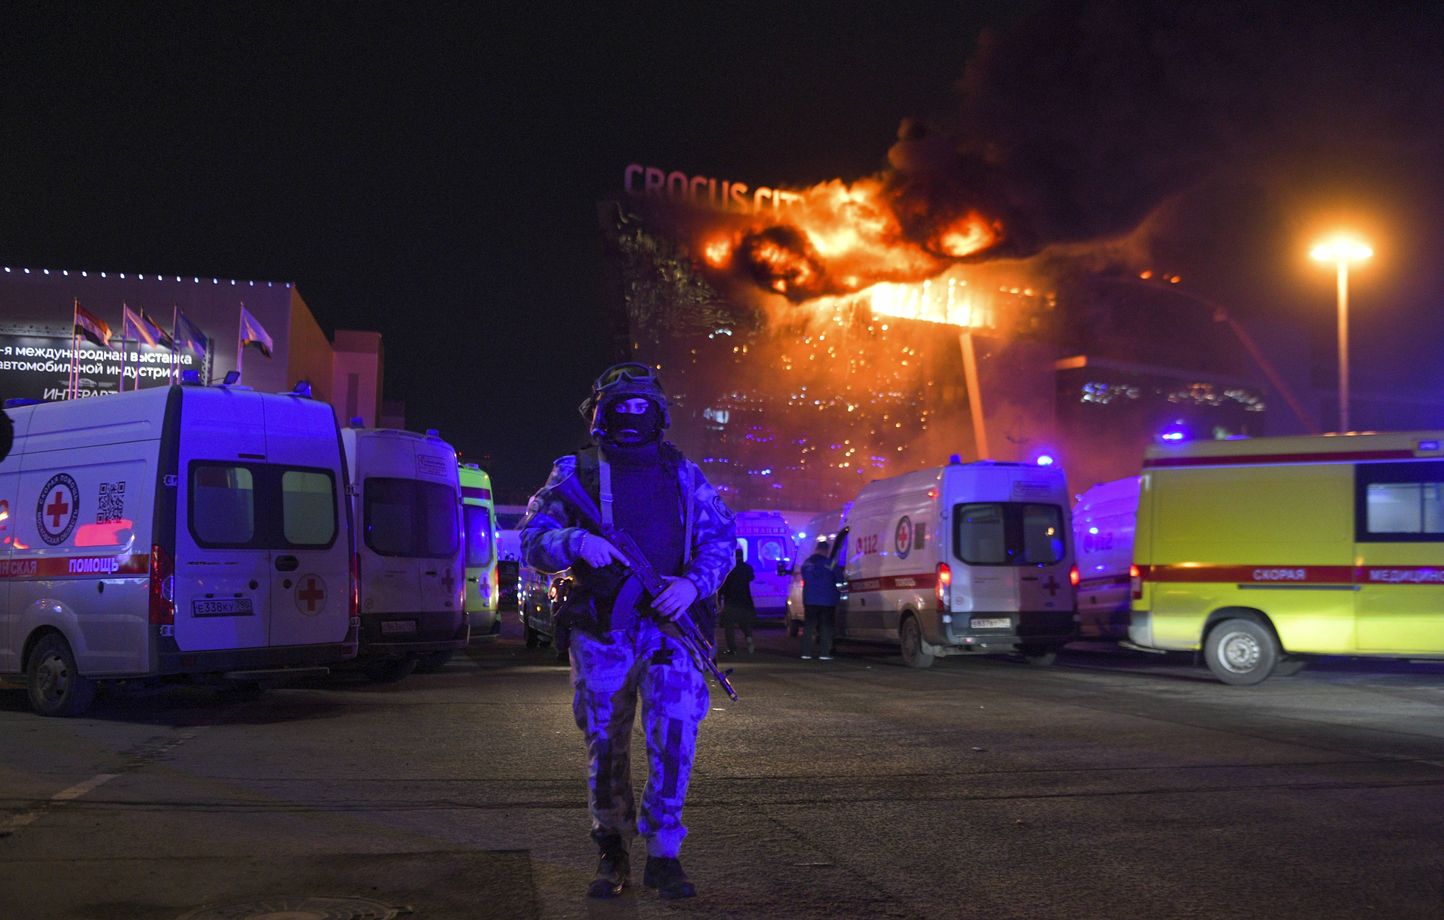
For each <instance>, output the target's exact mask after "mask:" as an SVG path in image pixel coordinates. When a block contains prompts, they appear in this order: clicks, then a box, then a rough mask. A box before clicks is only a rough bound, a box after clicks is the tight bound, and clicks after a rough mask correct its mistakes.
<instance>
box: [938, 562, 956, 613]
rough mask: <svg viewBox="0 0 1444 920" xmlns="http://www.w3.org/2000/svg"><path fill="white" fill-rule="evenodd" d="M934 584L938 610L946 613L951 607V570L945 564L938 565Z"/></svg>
mask: <svg viewBox="0 0 1444 920" xmlns="http://www.w3.org/2000/svg"><path fill="white" fill-rule="evenodd" d="M934 584H935V588H934V590H935V591H936V592H937V596H938V610H940V611H942V612H943V613H947V612H948V611H949V610H951V609H952V606H953V570H952V569H951V568H949V567H948V564H947V563H946V562H939V563H938V577H937V580H936V582H934Z"/></svg>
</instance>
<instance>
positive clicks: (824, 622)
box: [802, 537, 842, 661]
mask: <svg viewBox="0 0 1444 920" xmlns="http://www.w3.org/2000/svg"><path fill="white" fill-rule="evenodd" d="M841 581H842V571H841V569H840V568H839V567H838V566H837V565H836V564H835V563H834V562H833V559H832V557H831V556H829V555H828V552H827V537H818V538H817V548H816V549H815V550H814V551H813V553H812V555H811V556H808V557H807V559H806V560H805V561H804V562H803V563H802V609H803V621H802V657H803V658H811V657H812V654H813V651H814V650H815V651H816V652H817V657H818V658H820V659H821V660H823V661H831V660H832V627H833V619H834V617H836V616H837V603H838V601H840V600H841V599H842V593H841V592H840V591H839V590H838V585H839V583H840V582H841ZM814 638H815V639H816V641H817V645H816V647H815V649H814V646H813V640H814Z"/></svg>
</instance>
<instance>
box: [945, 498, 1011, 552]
mask: <svg viewBox="0 0 1444 920" xmlns="http://www.w3.org/2000/svg"><path fill="white" fill-rule="evenodd" d="M954 515H955V517H956V519H957V522H958V523H957V529H958V532H957V539H956V541H955V544H956V546H957V554H958V558H960V559H962V560H963V561H964V562H967V563H971V564H972V565H1006V564H1007V563H1008V541H1007V533H1006V528H1005V526H1004V521H1003V506H1002V505H998V504H991V505H959V506H958V507H957V508H956V509H955V512H954Z"/></svg>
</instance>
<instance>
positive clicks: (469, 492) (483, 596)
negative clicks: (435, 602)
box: [457, 463, 501, 639]
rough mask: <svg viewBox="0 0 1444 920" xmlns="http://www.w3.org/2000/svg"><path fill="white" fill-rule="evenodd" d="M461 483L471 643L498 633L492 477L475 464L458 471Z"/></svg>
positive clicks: (499, 620)
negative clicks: (473, 640) (472, 640)
mask: <svg viewBox="0 0 1444 920" xmlns="http://www.w3.org/2000/svg"><path fill="white" fill-rule="evenodd" d="M457 473H458V475H459V477H460V481H461V514H462V537H463V541H464V543H465V546H466V616H467V619H469V620H470V621H471V637H472V638H473V639H477V638H485V637H491V636H495V635H497V634H498V633H500V632H501V617H500V615H499V614H498V613H497V595H498V594H499V591H498V583H497V574H496V562H497V559H496V512H495V510H494V507H493V505H492V496H491V477H490V476H488V475H487V474H486V471H485V470H482V469H480V468H479V467H477V465H476V464H474V463H463V464H462V465H461V467H460V469H459V470H458V471H457Z"/></svg>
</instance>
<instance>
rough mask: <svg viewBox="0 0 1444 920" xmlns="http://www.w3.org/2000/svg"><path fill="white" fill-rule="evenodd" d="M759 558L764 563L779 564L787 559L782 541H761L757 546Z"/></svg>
mask: <svg viewBox="0 0 1444 920" xmlns="http://www.w3.org/2000/svg"><path fill="white" fill-rule="evenodd" d="M757 557H758V558H759V559H761V560H762V561H763V562H778V561H780V560H782V559H783V558H785V557H786V553H784V552H783V550H782V541H781V540H774V539H765V540H759V541H758V544H757Z"/></svg>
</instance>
